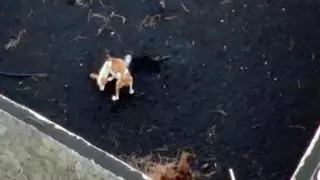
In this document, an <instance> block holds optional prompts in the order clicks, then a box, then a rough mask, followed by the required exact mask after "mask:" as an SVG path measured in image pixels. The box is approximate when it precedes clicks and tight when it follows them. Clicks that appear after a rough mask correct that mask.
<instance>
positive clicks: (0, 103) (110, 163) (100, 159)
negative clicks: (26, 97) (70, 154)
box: [0, 94, 151, 180]
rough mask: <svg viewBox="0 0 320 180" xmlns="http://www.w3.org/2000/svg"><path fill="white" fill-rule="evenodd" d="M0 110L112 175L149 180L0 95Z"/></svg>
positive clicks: (35, 113) (81, 139) (76, 136)
mask: <svg viewBox="0 0 320 180" xmlns="http://www.w3.org/2000/svg"><path fill="white" fill-rule="evenodd" d="M0 109H2V110H3V111H5V112H7V113H8V114H10V115H12V116H14V117H16V118H17V119H20V120H22V121H24V122H25V123H27V124H30V125H32V126H34V127H35V128H36V129H38V130H39V131H41V132H43V133H44V134H46V135H48V136H50V137H52V138H53V139H54V140H56V141H58V142H59V143H61V144H63V145H65V146H67V147H68V148H70V149H72V150H74V151H76V152H77V153H79V154H80V155H81V156H83V157H85V158H88V159H89V160H92V161H93V162H94V163H96V164H99V165H100V166H101V167H103V168H105V169H106V170H108V171H110V172H112V173H113V174H115V175H117V176H120V177H123V178H124V179H130V180H151V178H150V177H148V176H147V175H146V174H144V173H142V172H140V171H139V170H137V169H135V168H133V167H132V166H130V165H129V164H127V163H125V162H124V161H121V160H120V159H118V158H116V157H115V156H114V155H112V154H110V153H108V152H106V151H103V150H102V149H100V148H98V147H96V146H94V145H92V144H91V143H90V142H88V141H87V140H86V139H84V138H82V137H80V136H78V135H76V134H74V133H72V132H70V131H68V130H67V129H65V128H63V127H62V126H60V125H58V124H56V123H54V122H52V121H50V120H49V119H48V118H46V117H44V116H42V115H41V114H39V113H37V112H35V111H33V110H31V109H30V108H28V107H26V106H24V105H22V104H19V103H17V102H15V101H13V100H11V99H10V98H8V97H6V96H4V95H1V94H0Z"/></svg>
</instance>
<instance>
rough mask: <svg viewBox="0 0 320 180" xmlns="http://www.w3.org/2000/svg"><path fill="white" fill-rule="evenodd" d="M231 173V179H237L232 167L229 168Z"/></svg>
mask: <svg viewBox="0 0 320 180" xmlns="http://www.w3.org/2000/svg"><path fill="white" fill-rule="evenodd" d="M229 174H230V178H231V180H236V177H235V176H234V172H233V170H232V169H231V168H229Z"/></svg>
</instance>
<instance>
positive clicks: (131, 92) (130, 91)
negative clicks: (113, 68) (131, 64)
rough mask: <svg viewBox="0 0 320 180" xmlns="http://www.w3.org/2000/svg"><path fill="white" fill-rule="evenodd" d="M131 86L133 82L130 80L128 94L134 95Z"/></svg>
mask: <svg viewBox="0 0 320 180" xmlns="http://www.w3.org/2000/svg"><path fill="white" fill-rule="evenodd" d="M132 86H133V80H131V82H130V84H129V94H133V93H134V90H133V88H132Z"/></svg>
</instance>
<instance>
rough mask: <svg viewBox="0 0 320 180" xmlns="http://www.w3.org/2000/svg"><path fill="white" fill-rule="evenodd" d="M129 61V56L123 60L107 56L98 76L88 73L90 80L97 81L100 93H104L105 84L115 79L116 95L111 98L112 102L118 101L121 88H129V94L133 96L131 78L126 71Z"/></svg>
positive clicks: (130, 58)
mask: <svg viewBox="0 0 320 180" xmlns="http://www.w3.org/2000/svg"><path fill="white" fill-rule="evenodd" d="M131 60H132V56H131V55H126V56H125V57H124V59H122V58H115V57H111V56H107V59H106V61H105V62H104V64H103V65H102V67H101V68H100V71H99V74H97V73H90V78H91V79H94V80H96V81H97V85H98V86H99V90H100V91H104V88H105V85H106V84H107V82H109V81H112V80H113V79H116V80H117V82H116V88H115V90H116V94H115V95H113V96H112V100H113V101H117V100H118V99H119V91H120V89H121V88H123V87H126V86H129V93H130V94H133V93H134V90H133V88H132V86H133V78H132V76H131V73H130V71H129V69H128V67H129V65H130V63H131ZM109 75H111V77H109Z"/></svg>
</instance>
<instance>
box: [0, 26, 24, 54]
mask: <svg viewBox="0 0 320 180" xmlns="http://www.w3.org/2000/svg"><path fill="white" fill-rule="evenodd" d="M25 33H26V30H25V29H22V30H20V31H19V34H18V36H17V38H10V41H9V42H8V43H7V44H6V45H5V47H4V48H5V49H6V50H8V49H10V48H12V47H16V46H17V45H18V44H19V42H20V40H21V37H22V35H23V34H25Z"/></svg>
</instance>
